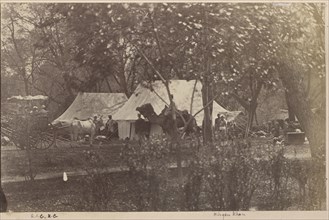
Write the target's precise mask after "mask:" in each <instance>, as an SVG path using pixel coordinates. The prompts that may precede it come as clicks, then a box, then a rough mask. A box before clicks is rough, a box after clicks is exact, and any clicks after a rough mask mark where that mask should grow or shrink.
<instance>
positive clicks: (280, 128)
mask: <svg viewBox="0 0 329 220" xmlns="http://www.w3.org/2000/svg"><path fill="white" fill-rule="evenodd" d="M267 131H268V133H271V134H272V135H273V136H274V137H279V136H280V135H284V136H285V135H286V134H287V132H301V131H302V129H301V127H300V125H299V123H297V122H295V121H291V120H289V119H288V118H287V119H285V120H283V119H278V120H272V121H269V122H268V128H267Z"/></svg>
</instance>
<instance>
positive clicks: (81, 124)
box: [70, 116, 103, 145]
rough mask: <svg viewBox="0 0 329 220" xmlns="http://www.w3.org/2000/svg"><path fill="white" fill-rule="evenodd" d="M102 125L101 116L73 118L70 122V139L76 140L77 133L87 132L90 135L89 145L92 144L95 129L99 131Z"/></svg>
mask: <svg viewBox="0 0 329 220" xmlns="http://www.w3.org/2000/svg"><path fill="white" fill-rule="evenodd" d="M102 126H103V120H102V116H101V117H97V116H96V117H95V118H94V119H92V118H88V119H86V120H80V119H78V118H74V119H73V121H72V123H71V127H70V128H71V140H72V141H77V140H78V137H79V135H86V134H88V135H89V137H90V145H92V144H93V140H94V138H95V135H96V133H97V131H99V129H100V127H102Z"/></svg>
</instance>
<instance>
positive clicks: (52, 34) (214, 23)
mask: <svg viewBox="0 0 329 220" xmlns="http://www.w3.org/2000/svg"><path fill="white" fill-rule="evenodd" d="M324 6H325V5H324V4H320V3H318V4H315V3H314V4H306V3H305V4H304V3H295V4H276V3H265V4H258V3H257V4H251V3H248V4H239V3H202V4H201V3H198V4H196V3H184V4H173V3H170V4H169V3H168V4H167V3H147V4H146V3H144V4H130V3H129V4H127V3H125V4H119V3H111V4H103V3H102V4H23V3H22V4H9V3H8V4H3V5H2V12H3V13H2V20H1V22H2V30H1V32H2V41H1V52H2V56H1V76H2V78H3V79H6V80H8V81H10V80H12V79H18V80H20V81H21V83H22V85H23V86H24V88H25V89H24V91H25V93H26V94H30V93H43V94H46V95H48V96H49V97H50V102H51V103H50V104H52V105H54V106H55V107H58V108H54V109H55V110H56V111H58V112H60V111H62V110H63V109H65V107H66V106H67V105H68V104H69V103H70V100H72V98H73V97H74V95H75V94H76V93H77V92H78V91H94V92H99V91H104V92H124V93H126V94H127V95H128V96H129V95H130V94H131V93H132V91H133V90H134V89H135V87H136V85H137V84H138V83H139V81H141V80H154V79H160V78H161V77H163V78H164V79H166V80H168V79H199V80H201V81H202V83H203V85H204V88H206V89H205V90H204V91H203V93H204V103H207V102H209V101H212V100H213V99H217V100H226V101H227V100H231V102H236V103H238V104H239V105H241V106H242V107H243V108H244V109H245V110H246V111H247V112H248V113H249V122H248V124H249V126H251V124H252V122H253V119H254V114H255V112H256V108H257V100H258V97H259V94H260V92H261V91H262V90H263V89H266V90H269V91H271V90H272V89H274V90H273V91H275V88H276V87H277V85H278V84H279V80H282V82H283V85H284V86H285V88H286V92H287V94H289V95H290V97H291V100H290V99H288V103H290V102H293V104H292V106H293V108H294V109H295V114H296V116H297V118H298V119H299V120H301V121H305V120H306V121H307V120H308V119H307V118H313V116H312V114H314V113H312V112H317V113H319V114H320V113H321V114H322V115H324V112H325V111H324V107H325V96H324V94H325V77H326V76H325V60H324V59H325V46H324V45H325V44H324V39H325V38H324V35H325V34H324V27H325V22H324V11H325V8H324ZM158 73H159V74H160V75H161V77H160V75H159V74H158ZM10 89H14V88H8V90H9V92H8V91H7V92H6V93H3V92H2V95H4V94H13V95H16V94H15V91H14V90H11V91H10ZM292 93H293V94H292ZM296 93H298V94H299V95H300V94H303V95H300V96H298V97H297V96H295V94H296ZM301 97H307V98H308V99H307V100H308V101H307V102H306V103H301V102H302V100H299V99H300V98H301ZM232 100H233V101H232ZM300 105H303V106H305V107H307V108H306V109H305V108H303V109H304V110H305V111H306V110H307V112H308V113H306V112H298V107H297V106H300ZM206 110H207V114H206V116H207V117H208V118H209V115H210V114H212V113H211V105H210V106H209V109H208V108H206ZM302 115H304V116H302ZM303 118H304V119H303ZM319 120H320V119H319ZM309 123H311V122H307V123H304V127H311V126H310V125H309ZM302 124H303V123H302ZM320 124H321V123H320ZM322 124H323V123H322ZM305 130H307V129H305Z"/></svg>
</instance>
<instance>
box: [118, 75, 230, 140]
mask: <svg viewBox="0 0 329 220" xmlns="http://www.w3.org/2000/svg"><path fill="white" fill-rule="evenodd" d="M194 85H195V80H190V81H186V80H171V81H170V86H169V87H170V92H171V93H172V94H173V96H174V102H175V104H176V106H177V108H178V109H179V110H188V112H189V113H192V115H193V114H195V113H196V112H197V111H199V110H201V109H202V108H203V104H202V93H201V88H202V85H201V83H200V82H197V83H196V86H195V87H194ZM193 90H194V93H193ZM192 96H193V102H192V111H191V101H192ZM146 103H151V104H152V106H153V108H154V111H155V112H156V113H157V114H160V112H161V111H162V110H163V108H164V107H165V106H166V105H169V98H168V94H167V90H166V88H165V86H164V85H163V83H162V82H161V81H155V82H153V83H152V84H148V83H142V84H140V85H139V86H138V87H137V88H136V90H135V91H134V93H133V94H132V95H131V97H130V98H129V99H128V101H127V102H126V103H125V104H124V106H123V107H122V108H121V109H120V111H118V112H117V113H116V114H115V115H114V118H115V120H117V121H118V127H119V128H118V129H119V137H120V138H121V139H125V138H136V134H135V124H134V122H135V121H136V120H137V114H138V112H137V111H136V108H137V107H139V106H141V105H143V104H146ZM217 113H229V111H228V110H226V109H224V108H223V107H222V106H220V105H219V104H218V103H216V102H214V103H213V123H214V121H215V118H216V116H217ZM195 118H196V121H197V124H198V125H199V126H201V125H202V121H203V111H201V112H200V113H199V114H198V115H197V116H196V117H195ZM159 133H162V129H161V127H160V126H158V125H155V124H152V125H151V135H152V134H159Z"/></svg>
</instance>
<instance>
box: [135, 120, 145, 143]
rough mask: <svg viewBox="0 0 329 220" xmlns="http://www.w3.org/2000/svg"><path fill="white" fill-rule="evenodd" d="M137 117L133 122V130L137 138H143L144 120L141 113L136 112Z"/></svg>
mask: <svg viewBox="0 0 329 220" xmlns="http://www.w3.org/2000/svg"><path fill="white" fill-rule="evenodd" d="M137 117H138V119H137V120H136V122H135V131H136V134H137V137H138V139H139V140H140V139H143V137H144V134H145V132H144V130H145V128H144V127H145V120H144V119H142V118H141V114H137Z"/></svg>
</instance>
